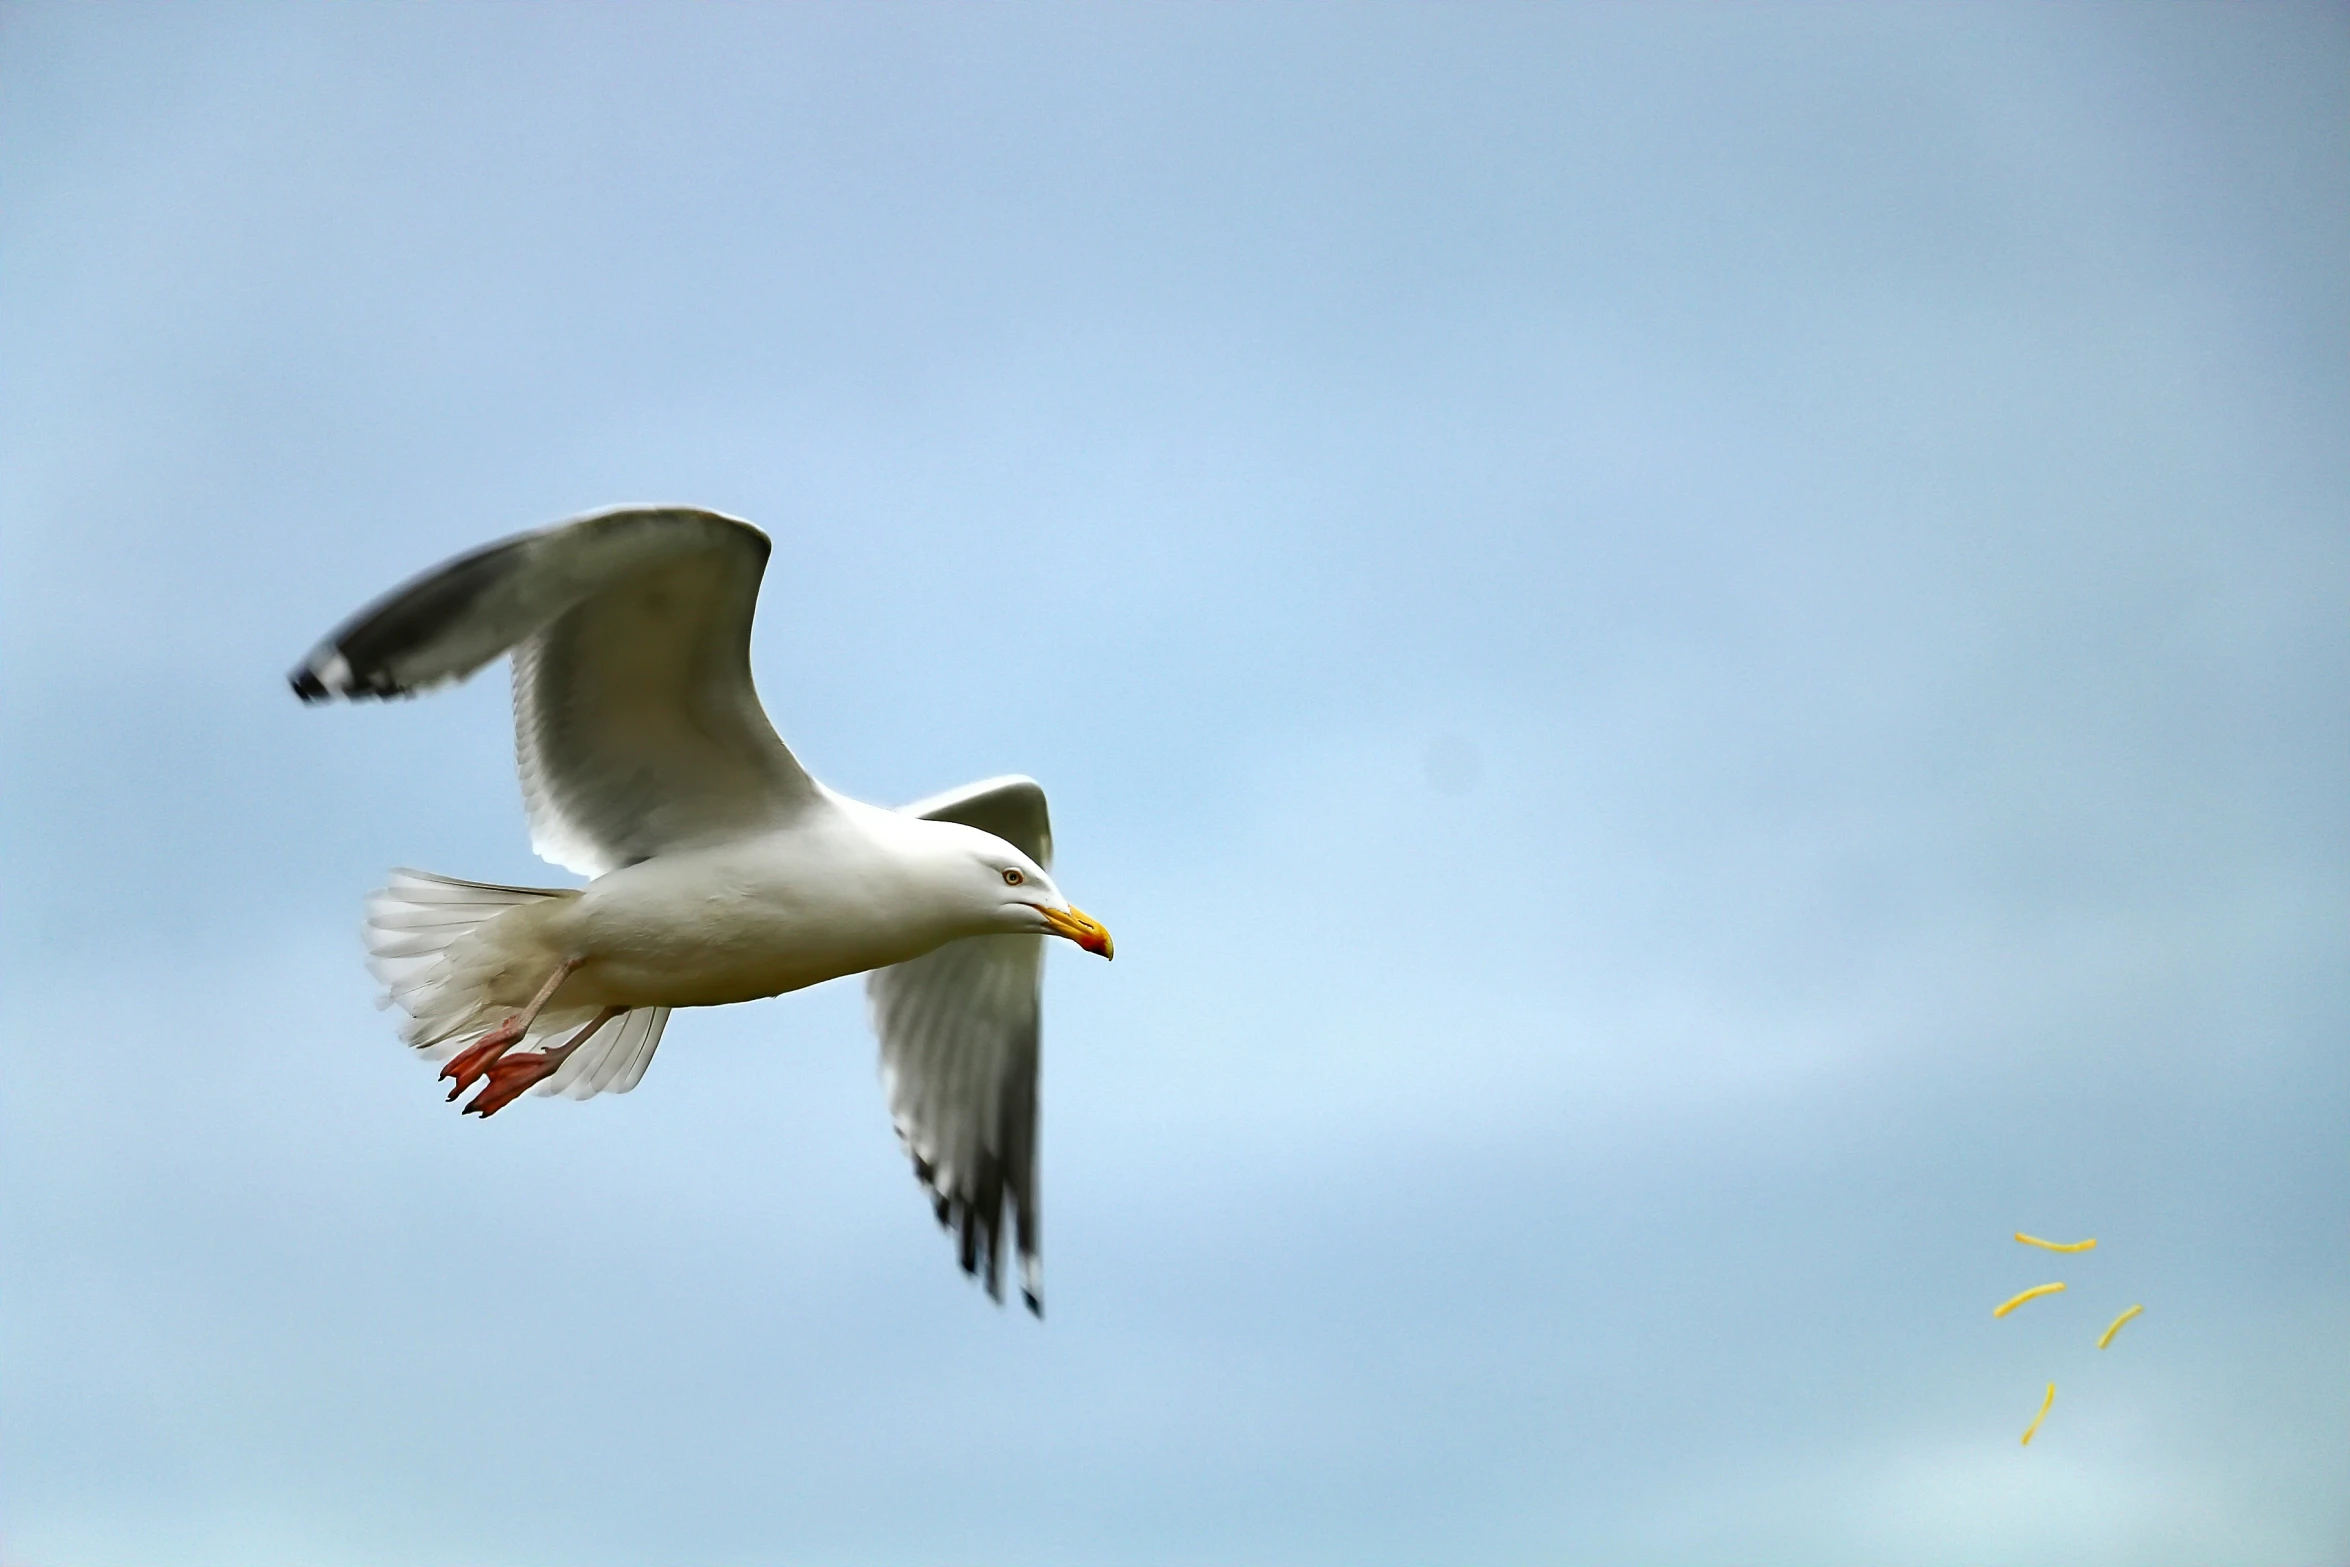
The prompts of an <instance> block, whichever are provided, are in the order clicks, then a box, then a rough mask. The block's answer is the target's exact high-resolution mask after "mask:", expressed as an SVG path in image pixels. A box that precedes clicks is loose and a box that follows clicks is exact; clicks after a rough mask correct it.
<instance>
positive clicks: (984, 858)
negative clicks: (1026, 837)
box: [938, 823, 1117, 958]
mask: <svg viewBox="0 0 2350 1567" xmlns="http://www.w3.org/2000/svg"><path fill="white" fill-rule="evenodd" d="M938 825H940V826H947V825H949V824H946V823H940V824H938ZM954 832H955V836H956V837H958V838H960V839H961V840H962V842H961V843H960V844H958V845H957V847H958V849H959V851H960V852H959V854H958V855H957V858H958V859H959V860H960V861H961V864H960V865H958V867H957V871H958V876H957V880H958V881H960V882H961V883H962V885H963V886H964V887H965V888H967V889H969V892H970V896H971V897H972V899H973V901H974V902H975V903H976V904H977V905H978V906H979V910H980V911H981V912H982V917H983V919H984V922H985V928H986V929H987V930H989V931H997V932H1015V933H1019V934H1024V935H1047V936H1061V937H1064V938H1066V939H1068V940H1070V941H1074V942H1075V943H1077V945H1079V946H1080V947H1083V948H1084V949H1085V950H1086V951H1088V952H1098V953H1100V954H1101V955H1102V956H1103V957H1105V958H1107V957H1114V956H1116V955H1117V947H1116V944H1115V943H1114V942H1112V941H1111V940H1110V933H1109V931H1108V930H1107V929H1105V928H1104V927H1103V925H1102V922H1101V921H1100V920H1097V919H1095V918H1094V917H1093V916H1092V915H1090V914H1088V913H1086V912H1085V911H1084V910H1083V909H1080V908H1078V907H1077V906H1076V905H1075V904H1073V903H1071V902H1070V901H1069V900H1068V899H1067V898H1064V897H1062V896H1061V889H1060V888H1058V887H1056V886H1054V885H1053V878H1052V877H1051V875H1049V874H1048V873H1047V872H1046V871H1045V869H1044V867H1043V866H1041V865H1039V864H1037V863H1036V862H1035V861H1034V860H1032V859H1030V858H1029V857H1028V856H1027V855H1025V854H1022V853H1021V852H1020V851H1019V850H1018V849H1015V848H1013V847H1012V846H1011V845H1010V844H1008V843H1006V842H1005V841H1004V840H1003V839H1001V838H998V837H996V836H995V835H994V834H993V833H985V832H981V831H979V830H978V829H977V828H975V827H961V826H956V827H955V828H954Z"/></svg>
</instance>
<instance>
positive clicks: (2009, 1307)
mask: <svg viewBox="0 0 2350 1567" xmlns="http://www.w3.org/2000/svg"><path fill="white" fill-rule="evenodd" d="M2063 1289H2064V1286H2063V1285H2062V1284H2035V1285H2033V1286H2032V1287H2031V1288H2030V1289H2028V1290H2026V1291H2024V1292H2023V1293H2022V1294H2021V1295H2018V1296H2017V1297H2016V1298H2015V1299H2013V1300H2011V1301H2009V1302H2008V1303H2007V1304H2006V1305H2004V1306H1994V1307H1992V1308H1991V1315H1993V1316H1994V1317H2004V1316H2006V1315H2007V1314H2008V1313H2009V1312H2011V1311H2013V1310H2015V1308H2016V1307H2018V1306H2020V1305H2022V1304H2023V1303H2024V1302H2025V1301H2027V1300H2038V1299H2039V1298H2040V1297H2041V1296H2043V1295H2055V1294H2058V1293H2060V1292H2062V1290H2063Z"/></svg>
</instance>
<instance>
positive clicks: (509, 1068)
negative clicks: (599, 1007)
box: [451, 1007, 628, 1120]
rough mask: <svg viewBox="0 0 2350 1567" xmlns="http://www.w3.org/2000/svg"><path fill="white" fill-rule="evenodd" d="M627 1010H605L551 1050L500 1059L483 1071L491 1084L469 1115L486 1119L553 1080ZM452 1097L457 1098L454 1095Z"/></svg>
mask: <svg viewBox="0 0 2350 1567" xmlns="http://www.w3.org/2000/svg"><path fill="white" fill-rule="evenodd" d="M627 1010H628V1008H626V1007H606V1008H605V1009H604V1010H603V1011H601V1012H599V1013H597V1014H596V1016H595V1020H594V1021H593V1022H591V1023H589V1024H588V1026H587V1027H585V1028H583V1029H581V1030H580V1031H579V1032H578V1033H576V1034H574V1035H572V1036H571V1037H570V1038H569V1039H567V1040H565V1041H564V1042H563V1043H562V1044H560V1045H557V1046H556V1047H555V1048H554V1049H552V1050H526V1051H524V1052H523V1053H522V1054H521V1055H518V1056H500V1057H499V1058H498V1059H497V1060H495V1061H492V1062H491V1063H490V1064H489V1065H488V1066H487V1067H485V1068H483V1075H484V1076H486V1077H487V1078H488V1079H489V1083H488V1085H487V1086H485V1087H484V1088H483V1089H482V1091H481V1092H480V1093H478V1094H475V1095H474V1096H473V1098H472V1100H471V1101H470V1102H469V1103H468V1104H467V1105H466V1106H465V1110H464V1113H465V1114H466V1115H478V1116H480V1117H481V1118H482V1119H484V1120H487V1119H489V1118H490V1117H491V1116H493V1115H496V1114H497V1113H498V1112H499V1111H500V1110H503V1109H505V1108H506V1107H507V1106H508V1105H510V1104H512V1103H513V1102H514V1101H515V1100H517V1099H519V1098H521V1097H522V1096H523V1095H524V1094H525V1093H527V1092H528V1091H529V1090H530V1089H531V1088H533V1087H535V1086H536V1085H538V1084H540V1083H543V1082H545V1081H546V1080H547V1079H548V1078H550V1077H553V1076H554V1075H555V1072H556V1070H557V1068H559V1067H561V1066H562V1065H563V1063H564V1062H566V1061H568V1060H570V1059H571V1052H572V1051H574V1050H577V1049H578V1048H579V1047H580V1046H582V1045H584V1044H586V1043H587V1042H588V1040H589V1038H590V1037H591V1036H592V1035H593V1034H594V1033H595V1031H596V1030H597V1029H599V1028H602V1027H603V1026H604V1025H605V1024H606V1023H609V1022H611V1021H612V1020H613V1019H614V1018H616V1017H618V1016H620V1014H621V1013H623V1012H626V1011H627ZM451 1097H452V1098H454V1097H455V1096H454V1095H452V1096H451Z"/></svg>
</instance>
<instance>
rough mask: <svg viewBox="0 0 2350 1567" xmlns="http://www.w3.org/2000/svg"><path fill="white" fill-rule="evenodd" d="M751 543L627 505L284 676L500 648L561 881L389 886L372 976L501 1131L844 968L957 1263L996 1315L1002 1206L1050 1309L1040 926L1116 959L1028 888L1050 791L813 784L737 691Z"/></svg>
mask: <svg viewBox="0 0 2350 1567" xmlns="http://www.w3.org/2000/svg"><path fill="white" fill-rule="evenodd" d="M768 548H769V545H768V540H767V535H765V534H764V533H761V532H760V531H759V530H758V529H757V528H754V527H752V526H751V525H750V524H749V523H746V522H739V521H737V520H735V519H734V518H732V517H723V516H720V515H718V514H717V513H715V512H707V511H696V510H692V509H690V508H686V507H666V506H665V507H633V506H632V507H621V508H617V509H615V510H611V511H604V512H597V513H594V514H592V515H590V516H586V517H581V518H579V519H577V520H575V521H572V522H568V523H563V524H560V525H558V526H556V527H552V528H546V529H543V530H541V531H539V532H536V533H525V534H520V535H517V536H516V537H514V538H510V539H506V540H504V541H502V542H500V543H497V544H491V545H488V546H486V547H484V548H482V549H478V550H475V551H473V552H472V553H470V554H466V555H460V556H458V557H457V558H456V559H454V560H451V561H448V562H446V563H445V564H443V565H441V566H438V567H436V568H434V569H433V570H431V571H428V572H426V573H425V574H424V575H423V576H420V577H418V578H416V579H414V580H413V581H411V582H409V583H407V584H405V585H404V586H402V587H399V588H395V589H394V590H393V591H392V592H391V593H389V594H387V595H385V596H384V597H383V598H381V599H379V600H377V601H376V602H375V603H373V604H371V605H369V606H368V607H367V608H365V609H363V610H361V611H360V612H359V613H358V614H356V615H354V616H352V617H351V618H350V619H349V620H347V621H345V622H344V623H343V624H342V625H341V626H339V627H337V628H336V629H335V630H334V631H332V632H331V633H329V634H328V635H327V637H326V639H325V640H324V641H322V642H320V643H319V644H318V646H317V647H316V648H315V649H314V650H312V652H311V654H310V656H309V657H308V658H306V659H304V660H303V661H302V663H301V665H300V666H299V667H298V668H296V669H295V670H294V672H293V675H292V677H291V678H292V681H293V686H294V691H295V693H296V694H297V695H299V696H300V697H301V698H302V700H304V701H305V702H324V701H329V700H331V699H333V698H335V697H346V698H350V699H352V700H354V701H357V700H363V699H366V698H370V697H394V696H409V695H413V694H414V693H416V692H419V691H424V690H429V689H430V688H432V687H434V686H437V685H442V684H446V683H447V682H450V681H454V680H462V679H464V678H465V677H466V676H468V675H470V674H472V673H473V672H474V671H475V670H477V669H479V668H481V667H482V666H483V665H484V664H487V663H489V662H490V661H491V660H492V659H494V658H496V657H498V655H500V654H501V653H506V652H512V653H513V655H514V749H515V754H516V761H517V763H518V765H519V768H520V771H521V774H522V800H523V806H524V808H525V810H526V811H527V813H528V815H529V819H530V841H531V847H532V848H533V849H534V850H536V851H537V852H538V853H539V855H540V856H541V857H543V858H545V859H548V860H551V861H553V862H554V863H555V864H557V865H560V866H563V867H565V868H566V869H568V870H573V871H577V872H579V873H580V874H582V875H584V876H587V877H590V878H592V879H591V880H590V881H589V882H588V884H587V885H586V886H585V887H580V888H555V887H499V886H492V885H489V884H487V883H484V882H472V881H458V880H456V879H455V878H453V877H447V876H435V875H431V874H429V873H427V872H423V871H410V870H398V871H394V872H393V873H392V876H391V882H390V885H388V886H387V887H385V888H384V889H383V890H382V891H380V892H378V893H376V894H375V895H374V896H373V897H372V898H370V899H369V900H368V903H367V952H368V966H369V968H370V969H372V970H373V971H374V973H375V976H376V978H377V979H379V980H381V981H382V982H383V985H384V988H385V991H386V994H387V999H388V1001H389V1002H390V1003H392V1004H396V1005H397V1006H398V1007H399V1008H400V1009H401V1010H402V1011H403V1012H405V1013H406V1014H407V1016H406V1019H405V1021H404V1022H403V1023H402V1024H401V1028H400V1037H401V1038H402V1039H403V1040H405V1041H406V1042H407V1043H408V1044H410V1045H412V1046H414V1047H415V1048H416V1050H417V1052H418V1053H419V1054H420V1055H422V1056H423V1057H424V1058H425V1059H426V1060H428V1061H438V1062H441V1063H443V1064H442V1067H441V1074H440V1075H441V1076H442V1077H444V1078H447V1079H448V1080H449V1081H450V1084H451V1087H450V1090H449V1098H450V1099H451V1100H454V1099H456V1098H457V1096H458V1095H459V1094H462V1093H464V1092H465V1091H466V1090H467V1089H469V1088H472V1087H473V1086H474V1085H475V1084H477V1083H478V1084H480V1085H481V1087H480V1091H479V1092H478V1093H476V1094H475V1095H474V1097H473V1099H472V1100H471V1101H470V1102H468V1103H467V1104H466V1106H465V1108H466V1110H468V1111H470V1112H472V1113H474V1114H476V1115H482V1116H489V1115H494V1114H496V1113H497V1112H498V1111H499V1110H501V1109H503V1108H504V1107H505V1106H507V1105H508V1104H511V1103H512V1102H513V1101H514V1100H515V1099H516V1098H517V1097H519V1096H520V1095H521V1094H522V1093H523V1092H524V1091H525V1090H527V1089H531V1088H536V1089H537V1090H538V1092H540V1093H542V1094H566V1095H569V1096H570V1097H572V1098H574V1099H586V1098H590V1097H592V1096H594V1095H596V1094H600V1093H606V1092H610V1093H626V1092H628V1090H629V1089H631V1088H634V1087H635V1086H636V1084H637V1080H638V1079H639V1078H641V1077H643V1076H644V1072H645V1067H646V1066H647V1065H648V1064H650V1062H651V1061H652V1059H653V1050H654V1047H655V1046H657V1045H658V1044H659V1043H660V1041H661V1030H662V1027H663V1025H664V1024H666V1023H667V1022H668V1021H669V1013H670V1011H671V1009H672V1008H675V1007H713V1006H724V1005H726V1004H727V1003H729V1002H735V1001H752V1000H756V999H758V998H759V997H761V996H773V995H779V994H781V993H782V992H784V991H787V990H797V989H799V988H800V987H802V986H804V985H813V984H816V983H818V982H819V981H821V980H827V979H835V978H838V977H840V976H841V975H844V974H864V975H865V976H866V981H865V983H866V989H867V994H868V996H869V999H870V1001H871V1006H872V1015H873V1026H874V1030H875V1032H877V1033H878V1034H879V1035H880V1036H881V1076H882V1083H883V1085H884V1088H885V1091H886V1093H887V1095H888V1099H889V1110H890V1115H891V1117H892V1119H893V1120H895V1122H896V1123H897V1130H898V1135H899V1136H900V1137H901V1138H903V1139H904V1140H905V1144H906V1149H907V1151H908V1152H909V1153H911V1154H912V1155H913V1158H914V1173H915V1174H916V1176H917V1177H919V1178H920V1180H921V1181H922V1183H923V1185H924V1187H925V1188H926V1189H927V1190H928V1192H929V1194H930V1197H931V1201H932V1203H933V1205H934V1206H935V1208H936V1210H937V1213H938V1220H939V1223H940V1224H941V1225H945V1226H948V1227H951V1228H953V1229H955V1230H956V1231H958V1232H959V1241H960V1250H961V1261H962V1265H963V1271H964V1272H966V1273H969V1274H973V1275H975V1276H978V1275H983V1276H984V1277H985V1279H986V1281H987V1287H988V1293H989V1294H991V1295H993V1296H995V1297H996V1298H998V1299H1001V1298H1002V1264H1003V1255H1002V1239H1003V1218H1004V1210H1005V1209H1006V1208H1007V1207H1008V1208H1009V1209H1010V1210H1011V1213H1012V1221H1013V1235H1014V1240H1015V1243H1016V1245H1017V1247H1018V1250H1019V1255H1020V1284H1021V1293H1022V1295H1023V1296H1024V1297H1025V1298H1026V1300H1027V1302H1028V1307H1029V1309H1030V1310H1031V1311H1034V1312H1036V1313H1038V1314H1039V1315H1042V1313H1043V1284H1042V1272H1041V1265H1040V1262H1039V1255H1038V1244H1039V1242H1038V1234H1037V1214H1036V1206H1037V1205H1036V1066H1037V1040H1038V1013H1039V1006H1040V999H1041V998H1040V992H1041V989H1042V983H1043V975H1044V942H1043V939H1042V938H1043V937H1045V936H1047V935H1053V936H1064V937H1066V938H1068V939H1069V940H1071V941H1073V942H1075V943H1076V944H1077V945H1078V946H1080V947H1083V948H1084V949H1085V950H1086V951H1088V952H1098V953H1100V954H1101V955H1102V956H1103V957H1105V958H1106V957H1109V956H1110V955H1111V945H1110V933H1109V932H1108V931H1106V930H1104V929H1103V928H1102V927H1101V925H1100V924H1099V923H1098V922H1097V921H1095V920H1094V919H1092V918H1091V917H1090V916H1088V915H1086V914H1083V913H1081V912H1079V911H1078V910H1077V909H1075V908H1073V907H1071V906H1070V903H1069V900H1068V899H1067V898H1064V897H1062V896H1061V892H1060V889H1059V888H1058V887H1056V886H1054V885H1053V879H1052V876H1051V874H1050V873H1049V871H1048V869H1047V867H1049V866H1050V865H1051V863H1052V828H1051V824H1050V820H1049V818H1048V817H1047V815H1046V811H1045V799H1044V790H1043V789H1041V788H1039V787H1038V786H1037V784H1036V783H1035V781H1034V780H1032V779H1028V778H991V779H988V780H986V781H985V782H983V783H975V784H968V785H966V786H964V787H963V788H960V789H955V790H951V791H949V792H948V793H945V794H941V795H937V796H934V797H932V798H931V799H928V800H923V801H921V802H919V803H917V804H914V805H909V806H907V807H906V808H905V809H903V810H900V811H891V810H884V809H882V808H881V807H879V806H872V805H865V804H862V803H861V802H859V801H856V800H852V799H849V798H848V797H847V796H845V795H841V794H836V793H834V792H833V791H832V790H830V789H827V788H826V787H825V786H824V785H822V784H820V783H818V782H817V781H816V780H815V779H813V778H811V777H809V776H808V774H807V772H806V771H805V770H804V769H803V768H802V767H801V766H800V764H799V762H798V761H797V760H796V759H794V758H793V756H792V754H791V752H790V750H788V749H787V748H786V747H785V746H784V743H783V741H782V740H781V739H780V738H779V737H778V736H777V735H776V733H775V728H774V726H773V725H772V724H771V723H769V722H768V719H767V714H766V712H765V710H764V709H762V708H761V707H760V705H759V696H758V692H757V691H756V690H755V689H754V688H753V686H752V684H751V661H750V639H751V615H752V610H753V607H754V605H755V604H756V602H757V599H758V596H759V578H760V574H761V573H762V572H763V571H764V570H765V569H766V565H767V553H768Z"/></svg>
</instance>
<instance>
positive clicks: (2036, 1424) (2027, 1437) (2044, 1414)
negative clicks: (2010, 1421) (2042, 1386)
mask: <svg viewBox="0 0 2350 1567" xmlns="http://www.w3.org/2000/svg"><path fill="white" fill-rule="evenodd" d="M2055 1402H2056V1384H2055V1383H2053V1382H2051V1383H2049V1384H2048V1396H2047V1397H2046V1398H2044V1399H2042V1400H2040V1412H2039V1413H2038V1414H2036V1415H2034V1416H2033V1417H2032V1423H2031V1424H2030V1425H2028V1426H2026V1427H2024V1446H2026V1447H2030V1446H2031V1445H2032V1438H2033V1437H2035V1436H2037V1435H2038V1434H2039V1432H2040V1422H2041V1421H2043V1420H2045V1419H2047V1418H2048V1406H2049V1405H2051V1404H2053V1403H2055Z"/></svg>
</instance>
